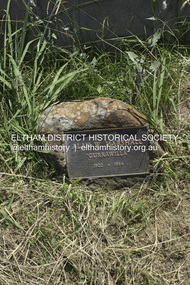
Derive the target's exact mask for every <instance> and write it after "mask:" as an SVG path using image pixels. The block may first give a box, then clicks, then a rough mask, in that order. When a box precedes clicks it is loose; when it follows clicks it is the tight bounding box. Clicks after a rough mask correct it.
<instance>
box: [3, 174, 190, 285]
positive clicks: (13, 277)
mask: <svg viewBox="0 0 190 285" xmlns="http://www.w3.org/2000/svg"><path fill="white" fill-rule="evenodd" d="M0 179H1V187H0V198H1V211H3V212H1V220H0V223H1V230H0V231H1V234H0V240H1V246H0V256H1V257H0V259H1V261H0V284H2V285H4V284H9V285H14V284H30V285H31V284H44V285H45V284H46V285H48V284H51V285H55V284H57V285H61V284H68V285H69V284H93V285H95V284H96V285H103V284H106V285H107V284H110V285H112V284H113V285H115V284H117V285H124V284H127V285H128V284H135V285H137V284H155V285H157V284H162V285H163V284H167V285H172V284H173V285H174V284H175V285H177V284H184V285H186V284H188V282H189V280H190V270H189V268H190V229H189V225H190V214H189V207H190V200H189V197H190V196H189V195H190V189H189V188H188V187H189V186H188V183H187V181H186V182H185V181H183V183H182V182H181V181H180V180H176V181H173V182H174V184H173V185H171V188H170V191H168V190H165V189H162V190H161V189H158V188H157V186H156V180H154V181H151V180H149V181H147V182H144V183H142V184H141V185H136V186H134V187H132V188H128V189H125V190H124V191H123V190H117V191H116V190H109V189H105V190H103V189H98V188H94V190H90V189H89V188H87V187H86V186H85V185H81V184H76V185H75V184H73V185H71V184H70V185H69V184H66V183H64V182H63V183H61V182H60V183H58V182H53V181H49V180H44V181H40V180H38V179H34V178H31V179H26V178H24V177H23V178H22V177H19V178H18V177H16V176H7V175H1V178H0ZM155 179H156V178H155ZM153 182H154V183H153ZM10 185H11V186H10ZM183 190H185V191H183ZM142 201H143V202H142ZM2 213H6V214H7V215H8V217H9V218H10V219H8V218H7V216H6V215H5V214H4V215H2Z"/></svg>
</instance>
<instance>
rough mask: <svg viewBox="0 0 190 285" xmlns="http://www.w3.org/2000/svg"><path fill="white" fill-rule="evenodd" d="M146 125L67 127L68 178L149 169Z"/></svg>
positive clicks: (121, 174)
mask: <svg viewBox="0 0 190 285" xmlns="http://www.w3.org/2000/svg"><path fill="white" fill-rule="evenodd" d="M146 137H147V127H146V126H143V127H138V128H136V127H135V128H128V129H124V128H121V129H97V130H87V131H71V132H68V133H67V134H66V143H67V149H68V151H67V155H66V156H67V171H68V175H69V177H70V178H98V177H109V176H110V177H113V176H126V175H139V174H148V173H149V155H148V141H147V140H146Z"/></svg>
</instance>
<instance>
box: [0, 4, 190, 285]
mask: <svg viewBox="0 0 190 285" xmlns="http://www.w3.org/2000/svg"><path fill="white" fill-rule="evenodd" d="M187 2H188V1H187ZM9 6H10V1H8V6H7V11H6V21H5V24H4V26H3V27H2V29H3V33H2V35H3V43H4V44H3V46H4V47H3V48H2V50H1V53H0V112H1V116H0V125H1V130H0V284H2V285H4V284H10V285H13V284H30V285H32V284H46V285H47V284H50V285H55V284H57V285H60V284H68V285H69V284H75V285H78V284H85V285H87V284H89V285H90V284H91V285H95V284H96V285H103V284H110V285H111V284H113V285H114V284H117V285H124V284H127V285H128V284H134V285H137V284H139V285H140V284H144V285H145V284H147V285H148V284H151V285H157V284H170V285H172V284H173V285H174V284H184V285H185V284H188V281H189V279H190V272H189V268H190V258H189V257H190V243H189V240H190V237H189V236H190V230H189V206H190V205H189V201H190V200H189V197H190V187H189V178H190V175H189V145H188V144H189V139H190V137H189V129H190V124H189V108H190V106H189V91H190V57H189V52H190V49H189V45H187V46H184V45H181V44H179V42H178V41H176V42H175V43H172V46H171V45H170V44H169V43H166V42H164V40H162V37H163V32H161V31H157V32H156V33H155V34H154V35H153V36H152V37H149V38H147V39H146V40H141V39H139V38H137V37H133V39H131V37H130V38H129V39H125V40H124V39H123V40H121V41H117V45H116V46H112V49H111V51H110V52H108V51H107V52H106V51H105V50H101V49H98V48H97V47H87V46H83V47H81V46H80V48H79V47H78V48H77V47H75V48H72V49H69V50H66V49H63V48H60V47H55V45H54V41H53V39H54V35H53V34H52V35H50V37H49V40H48V39H47V38H46V37H45V36H44V34H41V35H40V36H39V37H36V38H35V39H32V40H30V41H28V42H27V44H25V40H26V34H27V31H28V30H30V29H31V24H30V23H29V22H28V14H26V17H25V21H24V25H23V27H22V28H19V27H17V26H16V27H15V25H13V24H12V22H11V19H10V15H9ZM38 24H39V23H38V22H37V23H36V25H38ZM55 49H56V53H55V52H54V51H55ZM99 96H100V97H112V98H116V99H120V100H122V101H125V102H127V103H130V104H132V105H133V106H134V107H135V108H137V109H138V110H139V111H140V112H142V113H143V114H144V115H145V116H146V117H147V120H148V121H149V122H150V123H151V124H152V125H153V126H154V128H155V129H156V130H157V131H159V132H160V133H173V134H178V140H177V142H176V143H174V142H171V143H170V144H167V145H165V146H164V147H165V151H166V152H167V155H165V156H164V157H162V158H159V159H157V160H155V161H154V171H153V173H151V175H150V176H148V177H146V178H145V179H144V180H143V181H141V182H139V183H137V184H135V185H133V186H132V187H120V186H119V184H118V186H117V184H116V186H115V189H112V188H111V187H109V185H107V184H106V182H105V185H103V184H101V185H98V184H97V183H95V182H94V183H93V182H92V183H89V184H86V183H85V182H84V181H69V180H68V179H67V178H66V177H64V176H63V177H60V176H58V175H57V174H56V171H55V170H54V168H53V167H51V166H49V165H48V164H47V162H46V161H44V159H43V157H42V156H41V154H40V153H38V152H31V151H13V146H14V142H13V141H12V140H11V135H12V134H17V135H18V136H19V135H21V134H28V135H31V134H36V133H37V132H38V129H37V120H38V117H39V114H40V113H41V112H42V110H44V109H45V108H46V107H47V106H49V105H51V104H53V103H56V102H59V101H68V100H69V101H71V100H86V99H91V98H95V97H99ZM23 143H24V142H23V141H22V142H19V141H18V144H23ZM108 181H109V179H108ZM116 183H117V180H116Z"/></svg>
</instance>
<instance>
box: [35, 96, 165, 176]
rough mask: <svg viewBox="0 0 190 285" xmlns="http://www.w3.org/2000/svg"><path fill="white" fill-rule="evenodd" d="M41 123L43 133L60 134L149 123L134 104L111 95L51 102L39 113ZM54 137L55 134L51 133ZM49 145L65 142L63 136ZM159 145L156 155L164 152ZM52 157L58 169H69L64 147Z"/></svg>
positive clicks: (50, 156) (51, 152)
mask: <svg viewBox="0 0 190 285" xmlns="http://www.w3.org/2000/svg"><path fill="white" fill-rule="evenodd" d="M39 122H40V123H39V125H40V129H41V133H42V134H46V135H48V134H51V135H55V136H56V135H61V136H62V134H64V133H65V132H68V131H73V130H75V131H76V130H91V129H97V130H98V129H109V128H130V127H140V126H145V125H146V126H148V128H149V130H150V132H152V130H151V128H150V127H149V125H148V123H147V121H146V118H145V117H144V116H143V115H142V114H141V113H139V112H138V111H137V110H136V109H135V108H133V107H132V106H131V105H129V104H127V103H124V102H122V101H120V100H116V99H111V98H96V99H93V100H89V101H80V102H62V103H60V104H57V105H53V106H50V107H49V108H47V109H46V110H44V111H43V113H42V114H41V116H40V120H39ZM52 137H53V136H52ZM47 143H48V144H49V145H51V146H53V145H62V146H63V145H65V141H64V140H62V139H61V140H60V141H58V140H52V141H48V142H47ZM162 154H163V150H162V148H161V147H160V146H159V145H157V153H156V155H162ZM48 157H49V161H53V162H54V164H55V166H56V167H57V168H58V170H61V172H62V173H64V172H65V173H66V155H65V152H64V151H57V150H56V151H50V153H49V154H48Z"/></svg>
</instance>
